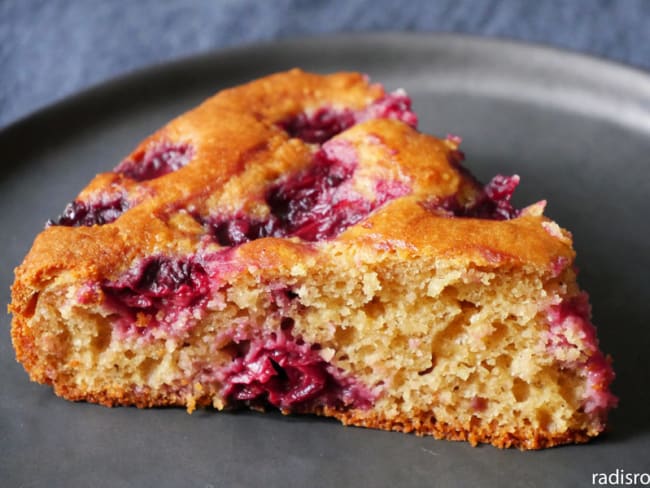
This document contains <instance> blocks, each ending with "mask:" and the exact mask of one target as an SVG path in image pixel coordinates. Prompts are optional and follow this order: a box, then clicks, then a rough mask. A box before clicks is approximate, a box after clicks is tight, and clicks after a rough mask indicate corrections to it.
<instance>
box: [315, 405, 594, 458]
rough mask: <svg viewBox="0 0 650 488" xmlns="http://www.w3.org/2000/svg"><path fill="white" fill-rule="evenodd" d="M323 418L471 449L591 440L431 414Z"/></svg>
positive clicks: (350, 414)
mask: <svg viewBox="0 0 650 488" xmlns="http://www.w3.org/2000/svg"><path fill="white" fill-rule="evenodd" d="M324 413H325V415H327V416H330V417H335V418H337V419H339V420H340V421H341V422H342V423H343V424H346V425H354V426H358V427H368V428H373V429H382V430H393V431H397V432H406V433H414V434H416V435H431V436H433V437H435V438H436V439H447V440H451V441H467V442H469V443H470V444H471V445H472V446H477V445H478V444H481V443H484V444H492V445H493V446H495V447H499V448H502V449H503V448H510V447H516V448H519V449H522V450H525V449H545V448H547V447H554V446H559V445H564V444H581V443H585V442H588V441H589V440H590V439H591V438H592V437H594V436H595V435H597V433H594V434H593V435H589V433H588V432H586V431H584V430H574V429H570V430H567V431H565V432H562V433H555V432H549V431H546V430H543V429H532V428H530V429H528V430H524V429H515V430H514V431H512V432H509V431H506V430H504V429H499V428H498V427H496V426H494V425H481V423H480V421H479V420H478V418H476V417H474V418H473V419H474V421H472V422H470V423H469V424H467V425H463V424H461V423H457V424H452V423H444V422H438V421H436V418H435V417H434V416H432V415H431V413H426V412H424V413H421V414H419V415H418V414H415V415H411V416H409V417H406V416H404V415H402V416H397V417H392V418H386V417H384V416H382V415H381V414H377V413H373V414H370V415H368V414H366V413H365V412H359V411H347V412H341V411H337V410H333V409H325V411H324Z"/></svg>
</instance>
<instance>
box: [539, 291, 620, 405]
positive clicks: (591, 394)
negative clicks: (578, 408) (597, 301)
mask: <svg viewBox="0 0 650 488" xmlns="http://www.w3.org/2000/svg"><path fill="white" fill-rule="evenodd" d="M590 316H591V309H590V306H589V297H588V295H587V294H586V293H584V292H583V293H581V294H579V295H577V296H575V297H573V298H571V299H568V300H567V299H565V300H563V301H562V302H560V304H558V305H554V306H552V307H550V309H549V310H548V321H549V332H548V341H547V343H546V346H547V348H548V349H549V350H550V351H551V352H552V353H553V354H554V355H555V356H556V357H558V358H559V360H560V362H562V363H564V364H565V365H566V366H568V367H572V368H575V369H576V370H579V371H580V370H586V372H587V387H586V391H585V397H584V409H585V412H587V413H592V412H595V413H597V414H599V415H605V414H606V413H607V411H608V410H609V409H610V408H613V407H615V406H616V405H617V403H618V399H617V398H616V397H615V396H614V395H613V394H612V393H611V392H610V391H609V385H610V384H611V382H612V381H613V380H614V371H613V370H612V367H611V365H610V364H609V361H608V360H607V358H606V357H605V356H604V355H603V353H602V352H600V350H599V349H598V339H597V337H596V327H595V326H594V325H593V324H592V323H591V320H590ZM585 356H586V358H585Z"/></svg>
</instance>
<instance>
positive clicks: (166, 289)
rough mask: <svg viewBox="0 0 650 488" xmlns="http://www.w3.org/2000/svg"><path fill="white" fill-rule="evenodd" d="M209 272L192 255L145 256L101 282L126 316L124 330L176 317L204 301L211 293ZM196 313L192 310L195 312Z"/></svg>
mask: <svg viewBox="0 0 650 488" xmlns="http://www.w3.org/2000/svg"><path fill="white" fill-rule="evenodd" d="M209 281H210V279H209V277H208V273H207V272H206V271H205V269H204V268H203V266H202V265H201V264H199V263H198V262H196V261H195V260H193V259H191V258H178V259H177V258H171V257H166V256H155V257H150V258H147V259H144V260H142V261H141V262H140V263H139V264H138V265H137V266H136V267H135V268H134V269H132V270H131V271H130V272H128V273H126V274H125V275H123V276H121V277H120V278H118V279H117V280H115V281H107V282H105V283H103V284H102V285H101V289H102V291H103V292H104V295H105V296H106V303H107V305H108V306H109V307H110V308H112V309H114V310H115V311H116V312H117V313H118V314H120V315H121V316H122V317H123V320H121V321H120V322H119V324H120V325H121V328H122V329H124V331H128V330H133V329H134V328H139V329H140V331H142V330H144V328H145V327H147V326H151V325H159V324H160V323H161V322H169V323H171V322H172V321H174V320H176V319H178V318H179V316H180V315H181V314H183V313H186V312H187V311H188V310H191V309H198V307H201V306H202V305H204V304H205V303H206V302H207V300H208V296H209V293H210V284H209ZM192 315H193V314H192Z"/></svg>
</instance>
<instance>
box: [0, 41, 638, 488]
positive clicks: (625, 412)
mask: <svg viewBox="0 0 650 488" xmlns="http://www.w3.org/2000/svg"><path fill="white" fill-rule="evenodd" d="M293 66H301V67H303V68H305V69H308V70H315V71H319V72H329V71H336V70H341V69H349V70H361V71H364V72H367V73H369V74H370V75H371V76H372V77H373V79H375V80H378V81H381V82H383V83H385V84H386V85H387V86H388V87H389V88H391V89H392V88H397V87H404V88H406V89H407V90H408V91H409V92H410V93H411V94H412V96H413V98H414V103H415V108H416V110H417V111H418V113H419V114H420V116H421V128H422V129H423V130H426V131H429V132H433V133H437V134H440V135H445V134H446V133H448V132H450V133H454V134H460V135H462V136H463V138H464V140H465V142H464V144H463V148H464V150H465V151H466V153H467V155H468V165H469V166H470V167H471V168H473V169H474V170H475V171H476V173H477V174H478V175H479V176H481V177H482V178H487V177H490V176H491V175H493V174H495V173H497V172H502V173H514V172H517V173H519V174H520V175H521V177H522V184H521V186H520V188H519V189H518V193H517V197H516V199H517V203H518V204H520V205H521V204H524V203H530V202H534V201H536V200H539V199H541V198H547V199H548V200H549V206H548V212H547V213H548V215H550V216H551V217H552V218H554V219H556V220H557V221H558V222H560V223H561V224H562V225H563V226H565V227H568V228H569V229H571V230H572V231H573V233H574V237H575V247H576V249H577V251H578V265H579V267H580V268H581V270H582V272H581V275H580V280H581V284H582V285H583V286H584V287H585V288H586V289H587V290H588V291H589V292H590V293H591V297H592V302H593V309H594V318H595V322H596V324H598V325H599V335H600V338H601V345H602V347H603V349H604V350H605V351H606V352H609V353H611V354H612V355H613V356H614V359H615V369H616V372H617V375H618V378H617V380H616V382H615V384H614V390H615V392H616V393H617V394H618V395H619V396H620V398H621V404H620V407H619V409H618V410H616V411H615V412H614V413H613V414H612V416H611V432H609V433H607V434H606V435H603V436H602V437H601V438H600V439H598V440H597V441H595V442H593V443H591V444H588V445H584V446H569V447H562V448H555V449H550V450H546V451H541V452H526V453H522V452H519V451H516V450H505V451H501V450H498V449H495V448H493V447H490V446H484V447H480V448H476V449H474V448H472V447H470V446H469V445H468V444H465V443H457V442H445V441H436V440H434V439H432V438H418V437H416V436H413V435H403V434H398V433H389V432H381V431H374V430H367V429H360V428H346V427H342V426H341V425H339V424H338V423H337V422H335V421H330V420H326V419H318V418H312V417H283V416H281V415H279V414H274V413H271V414H265V415H263V414H256V413H248V412H243V413H215V412H205V411H199V412H195V413H194V414H193V415H191V416H190V415H187V414H186V413H185V411H184V410H182V409H154V410H137V409H134V408H115V409H108V408H104V407H100V406H96V405H89V404H84V403H70V402H67V401H65V400H62V399H59V398H57V397H55V396H54V395H53V394H52V391H51V390H50V388H48V387H44V386H40V385H36V384H33V383H30V382H29V380H28V378H27V375H26V374H25V372H24V371H23V369H22V367H21V366H20V365H18V364H17V363H16V362H15V361H14V354H13V350H12V348H11V344H10V338H9V322H10V319H9V317H7V316H5V317H4V318H3V319H2V321H3V324H2V325H3V327H2V337H1V339H0V375H2V376H1V378H2V382H1V385H2V388H1V389H0V445H1V446H2V447H1V448H0V449H1V454H0V480H1V481H0V484H2V486H25V487H27V486H29V487H35V486H43V487H46V486H47V487H50V486H93V487H100V486H199V487H210V486H214V487H222V486H223V487H234V486H265V485H266V486H283V487H291V486H296V487H303V486H341V487H342V486H368V487H375V486H391V487H395V486H414V487H415V486H434V485H435V486H502V485H504V486H521V487H532V486H588V485H591V483H592V475H593V474H594V473H614V472H615V471H616V470H617V469H619V470H624V471H625V472H628V473H635V472H638V473H642V472H646V473H648V472H650V414H649V413H648V412H649V410H648V408H649V407H648V405H650V394H649V388H648V385H649V384H650V374H649V371H650V367H649V362H648V359H647V354H648V351H649V350H650V326H649V324H648V317H649V316H650V308H649V306H648V303H649V302H650V300H648V297H649V296H650V281H649V276H650V273H649V271H650V253H649V249H650V229H649V226H648V217H647V212H648V210H649V208H648V195H650V178H649V174H650V171H649V169H650V168H649V165H648V158H649V156H648V155H650V137H649V136H650V77H649V76H648V75H647V74H644V73H641V72H637V71H634V70H631V69H628V68H625V67H622V66H617V65H613V64H610V63H606V62H603V61H598V60H594V59H590V58H586V57H583V56H579V55H575V54H569V53H563V52H559V51H554V50H550V49H544V48H539V47H533V46H525V45H517V44H513V43H508V42H499V41H488V40H479V39H472V38H465V37H455V36H410V35H376V36H360V37H337V38H325V39H318V40H306V41H299V42H298V41H290V42H282V43H275V44H268V45H259V46H252V47H246V48H241V49H234V50H229V51H225V52H217V53H210V54H206V55H202V56H199V57H193V58H190V59H186V60H182V61H179V62H175V63H171V64H166V65H163V66H157V67H153V68H149V69H146V70H144V71H141V72H138V73H135V74H133V75H130V76H128V77H126V78H122V79H120V80H117V81H113V82H110V83H107V84H104V85H101V86H99V87H97V88H94V89H92V90H90V91H87V92H85V93H82V94H80V95H78V96H76V97H73V98H70V99H68V100H66V101H64V102H62V103H59V104H57V105H55V106H52V107H50V108H48V109H46V110H43V111H41V112H38V113H37V114H34V115H33V116H31V117H29V118H27V119H25V120H22V121H20V122H18V123H16V124H14V125H13V126H11V127H9V128H7V129H5V130H4V131H3V132H2V133H0V154H1V155H2V163H1V164H2V169H3V171H2V175H3V176H2V177H1V178H0V209H1V210H2V212H1V213H0V229H3V230H2V236H1V237H0V239H1V244H0V249H3V251H4V259H3V260H2V263H0V266H1V273H0V277H1V280H2V281H1V285H0V290H2V297H3V301H5V302H8V301H9V292H8V288H9V286H10V284H11V281H12V269H13V267H14V266H16V265H17V264H18V263H19V262H20V261H21V260H22V258H23V256H24V255H25V253H26V252H27V250H28V249H29V247H30V245H31V242H32V240H33V238H34V236H35V235H36V234H37V233H38V232H39V231H40V230H41V228H42V227H43V223H44V222H45V221H46V220H47V219H48V218H49V217H53V216H55V215H57V214H58V213H59V212H60V211H61V209H62V208H63V206H64V205H65V203H66V202H68V201H69V200H71V199H72V198H74V196H75V195H76V194H77V193H78V191H79V190H80V189H81V188H82V187H83V186H85V184H86V183H87V182H88V181H89V180H90V179H91V177H92V176H93V175H94V174H95V173H97V172H101V171H103V170H107V169H110V168H112V167H113V166H114V165H115V163H116V162H118V161H119V160H120V159H121V158H122V157H123V156H124V155H125V154H127V153H128V152H130V150H131V148H132V147H133V146H134V145H135V144H136V143H137V142H138V141H139V140H140V139H141V138H143V137H144V136H145V135H147V134H148V133H150V132H151V131H153V130H154V129H156V128H157V127H159V126H160V125H162V124H163V123H164V122H165V121H166V120H168V119H169V118H171V117H172V116H174V115H177V114H179V113H180V112H182V111H184V110H186V109H189V108H191V107H192V106H193V105H195V104H196V103H198V102H199V101H200V100H202V99H203V98H205V97H207V96H208V95H210V94H212V93H213V92H215V91H217V90H219V89H221V88H223V87H226V86H230V85H234V84H237V83H240V82H243V81H245V80H249V79H252V78H255V77H257V76H260V75H264V74H267V73H270V72H274V71H279V70H283V69H286V68H290V67H293ZM619 473H620V471H619Z"/></svg>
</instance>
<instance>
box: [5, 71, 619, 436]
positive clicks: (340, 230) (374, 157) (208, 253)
mask: <svg viewBox="0 0 650 488" xmlns="http://www.w3.org/2000/svg"><path fill="white" fill-rule="evenodd" d="M410 104H411V102H410V100H409V98H408V97H407V95H406V94H405V93H404V92H402V91H397V92H394V93H386V92H385V91H384V89H383V88H382V87H381V86H380V85H377V84H370V83H369V81H368V79H367V78H366V77H364V76H362V75H359V74H354V73H339V74H333V75H329V76H319V75H313V74H307V73H304V72H301V71H299V70H293V71H290V72H287V73H280V74H276V75H273V76H269V77H266V78H262V79H260V80H257V81H254V82H252V83H249V84H246V85H243V86H240V87H237V88H233V89H229V90H224V91H222V92H220V93H219V94H217V95H216V96H214V97H212V98H210V99H209V100H207V101H206V102H204V103H203V104H202V105H200V106H199V107H197V108H195V109H194V110H192V111H190V112H188V113H186V114H184V115H182V116H180V117H179V118H177V119H175V120H173V121H172V122H170V123H169V124H168V125H167V126H165V127H163V128H162V129H160V130H159V131H158V132H156V133H154V134H153V135H151V136H150V137H149V138H147V139H146V140H144V141H143V142H142V143H141V144H140V145H139V146H138V147H137V148H136V149H135V151H133V152H132V153H131V154H130V155H129V156H128V157H127V158H126V159H124V160H123V161H122V162H121V163H119V164H118V165H117V167H116V168H115V169H114V170H113V171H109V172H107V173H103V174H100V175H98V176H97V177H96V178H95V179H93V180H92V181H91V182H90V184H89V185H88V186H87V187H86V188H85V189H84V190H83V191H82V192H81V193H80V194H79V196H78V197H77V198H76V199H75V200H74V201H72V202H71V203H70V204H69V205H68V206H67V207H66V208H65V210H64V212H63V214H62V215H61V216H60V217H58V218H56V219H54V220H52V221H50V222H49V223H48V225H47V226H46V228H45V229H44V230H43V232H42V233H41V234H39V235H38V236H37V237H36V240H35V242H34V244H33V247H32V249H31V250H30V251H29V253H28V255H27V257H26V258H25V260H24V262H23V263H22V264H21V265H20V266H19V267H18V268H17V269H16V279H15V282H14V285H13V287H12V303H11V305H10V311H11V312H12V313H13V322H12V339H13V344H14V347H15V350H16V355H17V358H18V360H19V361H20V362H21V363H22V364H23V365H24V367H25V369H26V370H27V372H28V373H29V375H30V377H31V378H32V380H34V381H37V382H40V383H46V384H50V385H52V386H53V387H54V391H55V392H56V394H57V395H60V396H62V397H64V398H67V399H69V400H84V401H90V402H97V403H101V404H103V405H108V406H115V405H135V406H138V407H152V406H164V405H176V406H185V407H186V408H187V409H188V410H189V411H192V410H193V409H194V408H196V407H199V406H201V407H203V406H208V407H214V408H216V409H219V410H220V409H223V408H236V407H250V408H256V409H257V408H259V409H264V408H267V407H272V408H277V409H279V410H281V411H282V412H283V413H312V414H318V415H325V416H330V417H335V418H337V419H339V420H340V421H342V422H343V423H344V424H350V425H357V426H365V427H374V428H381V429H390V430H398V431H404V432H415V433H417V434H430V435H433V436H435V437H437V438H446V439H453V440H468V441H469V442H471V443H472V444H476V443H479V442H485V443H492V444H494V445H495V446H498V447H509V446H517V447H519V448H522V449H538V448H543V447H549V446H554V445H557V444H565V443H574V442H584V441H587V440H588V439H590V438H592V437H594V436H597V435H598V434H599V433H600V432H602V431H603V429H604V428H605V423H606V418H607V413H608V411H609V410H610V409H611V408H612V407H614V406H615V404H616V398H615V397H614V396H613V395H612V394H611V393H610V390H609V385H610V383H611V381H612V379H613V377H614V373H613V371H612V369H611V367H610V360H609V359H608V358H607V357H606V356H605V355H604V354H603V353H602V352H601V351H600V350H599V348H598V341H597V339H596V331H595V328H594V326H593V325H592V323H591V321H590V307H589V303H588V299H587V295H586V294H585V293H584V292H582V291H581V290H580V289H579V288H578V285H577V284H576V272H575V269H574V267H573V261H574V251H573V249H572V243H571V235H570V234H569V233H568V232H567V231H565V230H563V229H562V228H560V227H559V226H558V224H556V223H555V222H553V221H551V220H549V219H548V218H546V217H544V216H543V210H544V202H538V203H534V204H532V205H530V206H528V207H526V208H524V209H522V210H517V209H515V208H513V206H512V204H511V201H510V198H511V195H512V193H513V191H514V189H515V187H516V186H517V183H518V182H519V178H518V177H517V176H508V177H506V176H501V175H498V176H496V177H495V178H494V179H492V181H490V182H489V183H487V184H486V185H481V184H479V183H478V182H477V180H476V179H475V178H474V177H472V176H471V174H470V173H469V171H468V170H467V169H465V168H464V167H463V166H462V161H463V155H462V153H461V152H460V150H459V147H458V146H459V143H460V140H459V138H457V137H454V136H448V137H447V138H445V139H442V140H440V139H436V138H434V137H432V136H429V135H425V134H422V133H420V132H418V131H417V130H416V125H417V117H416V115H415V114H414V113H413V112H412V111H411V106H410Z"/></svg>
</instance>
